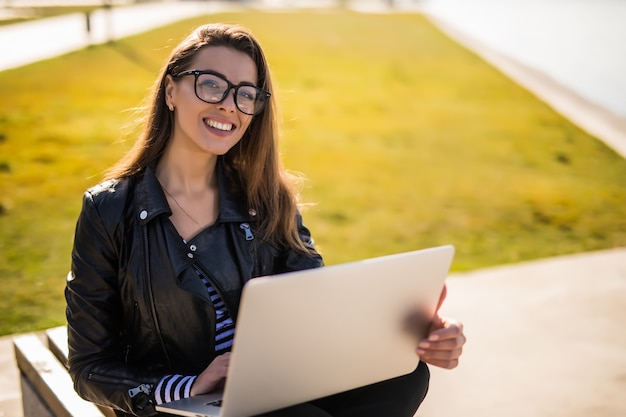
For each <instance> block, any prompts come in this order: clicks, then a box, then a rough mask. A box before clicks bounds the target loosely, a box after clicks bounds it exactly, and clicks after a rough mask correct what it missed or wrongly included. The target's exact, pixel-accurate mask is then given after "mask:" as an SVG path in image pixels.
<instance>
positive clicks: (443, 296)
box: [435, 282, 448, 314]
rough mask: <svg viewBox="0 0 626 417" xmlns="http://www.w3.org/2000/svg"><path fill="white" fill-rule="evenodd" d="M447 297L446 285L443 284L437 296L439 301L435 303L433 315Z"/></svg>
mask: <svg viewBox="0 0 626 417" xmlns="http://www.w3.org/2000/svg"><path fill="white" fill-rule="evenodd" d="M447 295H448V286H447V285H446V283H445V282H444V283H443V288H442V289H441V294H440V295H439V301H438V302H437V308H436V309H435V314H436V313H438V312H439V309H440V308H441V305H442V304H443V302H444V300H445V299H446V296H447Z"/></svg>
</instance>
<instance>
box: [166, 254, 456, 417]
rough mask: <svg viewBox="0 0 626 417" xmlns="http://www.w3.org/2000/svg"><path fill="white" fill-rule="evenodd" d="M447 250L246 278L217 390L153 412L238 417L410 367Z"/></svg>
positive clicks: (445, 269) (436, 294) (432, 307)
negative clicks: (227, 361) (225, 369)
mask: <svg viewBox="0 0 626 417" xmlns="http://www.w3.org/2000/svg"><path fill="white" fill-rule="evenodd" d="M453 255H454V248H453V247H452V246H441V247H436V248H430V249H424V250H419V251H413V252H406V253H400V254H396V255H390V256H385V257H380V258H374V259H368V260H364V261H358V262H352V263H347V264H342V265H334V266H326V267H323V268H316V269H310V270H305V271H298V272H291V273H287V274H282V275H276V276H273V277H262V278H256V279H253V280H251V281H249V282H248V283H247V284H246V285H245V287H244V289H243V294H242V299H241V307H240V312H239V318H238V321H237V331H236V335H235V342H234V345H233V349H232V356H231V362H230V366H229V371H228V377H227V379H226V385H225V387H224V391H223V392H220V393H215V394H207V395H200V396H196V397H192V398H186V399H182V400H179V401H173V402H170V403H166V404H163V405H160V406H157V407H156V409H157V410H158V411H162V412H167V413H171V414H177V415H182V416H193V417H247V416H253V415H256V414H260V413H264V412H267V411H271V410H277V409H280V408H283V407H287V406H291V405H295V404H299V403H302V402H306V401H310V400H313V399H316V398H321V397H325V396H327V395H331V394H336V393H339V392H342V391H346V390H349V389H353V388H357V387H360V386H364V385H368V384H372V383H375V382H378V381H382V380H385V379H389V378H393V377H397V376H400V375H404V374H408V373H410V372H412V371H413V370H414V369H415V367H416V366H417V363H418V359H419V358H418V357H417V355H416V353H415V349H416V347H417V344H418V342H419V340H420V339H421V338H422V337H424V335H425V333H426V331H427V328H428V324H429V322H430V320H431V319H432V316H433V314H434V311H435V308H436V305H437V301H438V299H439V295H440V293H441V290H442V288H443V283H444V279H445V277H446V275H447V274H448V270H449V268H450V264H451V262H452V257H453ZM420 323H421V324H420ZM418 325H420V326H421V329H419V330H416V328H417V327H418Z"/></svg>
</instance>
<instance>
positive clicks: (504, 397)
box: [0, 0, 626, 417]
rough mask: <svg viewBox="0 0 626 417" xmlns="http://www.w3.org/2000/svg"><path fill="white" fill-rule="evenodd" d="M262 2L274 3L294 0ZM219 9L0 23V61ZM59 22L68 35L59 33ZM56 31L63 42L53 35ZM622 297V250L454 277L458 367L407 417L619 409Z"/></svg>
mask: <svg viewBox="0 0 626 417" xmlns="http://www.w3.org/2000/svg"><path fill="white" fill-rule="evenodd" d="M264 3H265V5H266V6H271V5H272V4H269V3H273V6H276V7H278V6H280V7H283V6H285V5H289V3H293V2H289V1H287V0H282V1H281V0H274V1H267V2H264ZM313 3H315V2H313ZM316 4H317V5H319V4H322V2H317V3H316ZM310 5H311V4H309V6H310ZM225 7H233V3H232V2H229V3H228V4H227V3H226V2H222V3H215V2H210V3H206V2H205V3H202V4H201V3H195V2H181V3H176V4H172V3H158V4H149V5H142V6H133V7H130V8H120V9H116V11H115V12H114V13H116V14H117V13H122V10H125V9H126V10H127V12H128V14H126V15H125V16H126V17H123V16H122V15H119V16H117V15H116V16H117V17H116V19H117V20H115V21H114V22H115V23H112V22H109V23H107V15H105V14H104V13H105V12H104V11H101V12H102V13H103V14H102V15H101V16H100V17H97V14H94V16H93V18H94V19H95V20H93V21H92V23H91V24H92V30H91V34H90V36H89V37H87V36H86V31H85V26H84V25H85V17H84V16H83V15H74V16H71V17H64V18H55V19H46V20H45V21H37V22H29V23H23V24H19V25H11V26H5V27H0V50H1V51H3V54H2V56H0V70H3V69H7V68H15V67H18V66H20V65H24V64H26V63H29V62H33V61H36V60H39V59H44V58H48V57H51V56H56V55H58V54H60V53H65V52H68V51H70V50H74V49H79V48H81V47H84V45H86V44H88V43H90V42H92V43H97V42H100V41H105V40H106V39H111V38H115V39H117V38H118V37H122V36H128V35H130V34H133V33H138V32H141V31H144V30H148V29H151V28H152V27H157V26H160V25H163V24H167V23H169V22H171V21H175V20H179V19H183V18H186V17H189V16H193V15H198V14H201V13H212V12H216V11H221V10H224V8H225ZM133 13H137V14H133ZM98 19H99V20H98ZM433 19H434V18H433ZM434 20H435V23H436V24H438V25H439V26H440V27H441V28H442V30H444V31H445V32H446V33H448V34H449V35H450V36H451V37H453V38H454V39H456V40H457V41H459V42H461V43H463V44H465V45H466V46H467V47H469V48H470V49H473V50H475V51H476V52H477V53H478V54H479V55H482V56H483V57H485V59H487V60H488V61H489V62H491V63H492V64H493V65H495V66H496V67H498V68H500V69H501V70H502V71H503V72H505V73H506V74H508V75H509V76H511V77H512V78H513V79H515V80H517V81H518V82H520V83H521V84H522V85H524V86H525V87H526V88H528V89H529V90H531V91H533V92H534V93H535V94H537V95H538V96H539V97H540V98H542V99H544V100H545V101H546V102H548V103H549V104H550V105H552V106H554V107H555V109H557V111H561V112H562V113H563V114H564V115H565V116H566V117H569V118H570V119H571V120H572V121H573V122H574V123H576V124H578V125H579V126H581V127H583V128H585V129H586V130H588V131H590V132H591V133H593V134H594V135H596V136H598V137H599V138H601V139H602V140H605V141H606V142H607V144H609V146H612V147H613V148H614V149H616V151H618V152H619V153H621V154H622V155H624V156H626V139H625V136H624V135H625V132H626V125H625V124H623V121H622V120H619V119H618V120H613V119H611V117H610V115H609V114H608V113H607V112H605V111H603V109H600V108H596V109H595V110H594V109H593V108H591V107H589V106H590V105H589V103H588V102H586V101H585V100H584V99H582V98H580V97H577V96H576V95H575V94H573V93H571V92H570V91H568V90H567V89H565V88H563V87H561V86H559V85H558V83H556V82H555V81H554V80H550V79H549V78H548V77H545V76H544V75H542V74H540V73H537V72H536V71H534V70H532V69H530V68H528V67H527V66H525V65H523V64H521V63H519V62H515V61H513V60H510V59H508V58H506V57H504V56H502V55H499V54H496V53H494V52H493V51H490V50H489V48H487V47H485V46H484V45H482V44H480V43H479V42H476V41H473V40H471V39H470V38H469V37H468V36H467V35H465V34H462V33H460V32H458V30H456V29H455V28H453V27H451V26H449V25H447V24H446V23H444V22H441V21H437V20H436V19H434ZM122 21H125V22H126V23H125V24H124V25H122V23H121V22H122ZM146 22H149V24H148V23H146ZM53 23H54V25H53V26H47V27H46V26H45V25H48V24H50V25H52V24H53ZM42 27H43V29H42ZM129 27H130V29H129ZM70 28H71V30H69V29H70ZM18 29H19V30H18ZM66 29H67V30H68V32H67V33H70V35H63V33H66V32H65V30H66ZM24 31H25V32H24ZM25 33H26V34H27V35H25ZM51 34H54V36H50V35H51ZM77 34H82V35H77ZM59 38H65V39H66V41H65V42H58V43H57V44H55V43H54V42H56V41H55V39H59ZM16 39H19V40H20V42H16ZM70 41H71V42H70ZM44 42H46V43H44ZM44 45H45V47H44ZM29 54H30V55H29ZM558 103H561V104H558ZM567 108H570V110H567ZM612 132H613V133H612ZM624 300H626V249H616V250H609V251H601V252H594V253H588V254H580V255H573V256H565V257H558V258H552V259H546V260H540V261H536V262H529V263H524V264H519V265H511V266H504V267H498V268H491V269H486V270H480V271H475V272H471V273H466V274H455V275H452V276H451V277H450V278H449V296H448V300H447V302H446V304H445V306H444V310H443V312H444V313H445V314H448V315H450V316H452V317H456V318H458V319H460V320H461V321H463V322H464V324H465V326H466V333H467V336H468V339H469V341H468V344H467V346H466V349H465V353H464V355H463V358H462V363H461V365H460V367H459V368H457V369H456V370H454V371H444V370H440V369H435V368H433V369H432V384H431V389H430V393H429V396H428V397H427V399H426V401H425V403H424V405H423V406H422V408H421V410H420V411H419V412H418V414H417V416H419V417H453V416H454V417H456V416H465V417H491V416H493V417H496V416H497V417H501V416H509V417H515V416H520V417H522V416H523V417H527V416H533V417H577V416H581V417H582V416H585V417H587V416H594V417H615V416H625V415H626V395H624V392H626V332H625V331H624V330H623V326H622V321H623V319H622V317H624V315H625V314H626V304H624ZM0 417H22V409H21V395H20V387H19V379H18V371H17V369H16V365H15V360H14V357H13V348H12V344H11V337H3V338H0Z"/></svg>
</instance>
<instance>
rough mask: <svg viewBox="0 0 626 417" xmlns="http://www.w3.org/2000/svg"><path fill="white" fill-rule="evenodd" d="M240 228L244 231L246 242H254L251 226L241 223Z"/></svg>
mask: <svg viewBox="0 0 626 417" xmlns="http://www.w3.org/2000/svg"><path fill="white" fill-rule="evenodd" d="M239 228H240V229H241V230H243V232H244V233H245V235H246V240H253V239H254V235H253V234H252V230H251V229H250V225H249V224H248V223H241V224H240V225H239Z"/></svg>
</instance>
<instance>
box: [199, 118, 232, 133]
mask: <svg viewBox="0 0 626 417" xmlns="http://www.w3.org/2000/svg"><path fill="white" fill-rule="evenodd" d="M204 123H206V125H207V126H209V127H212V128H215V129H218V130H224V131H230V130H232V129H233V125H232V123H220V122H216V121H215V120H211V119H206V120H205V122H204Z"/></svg>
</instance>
